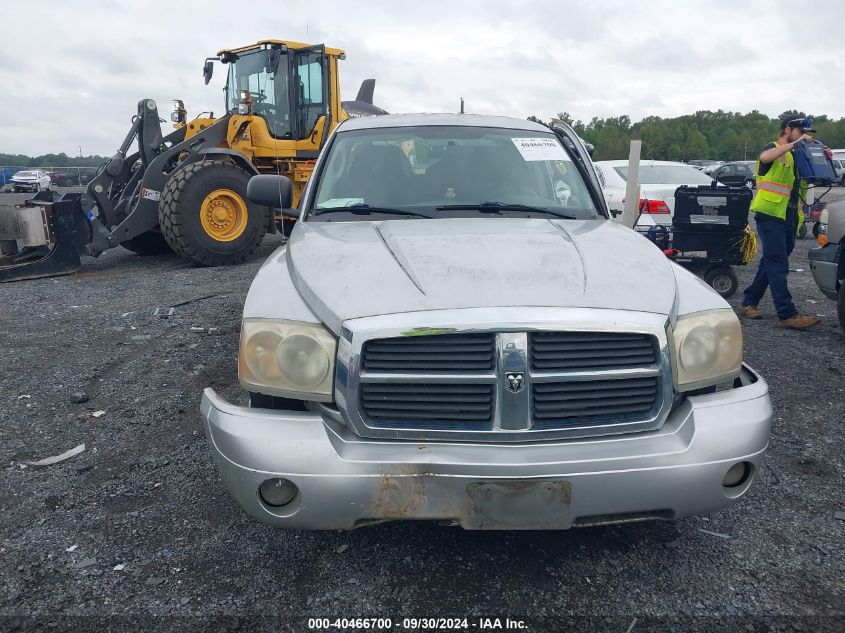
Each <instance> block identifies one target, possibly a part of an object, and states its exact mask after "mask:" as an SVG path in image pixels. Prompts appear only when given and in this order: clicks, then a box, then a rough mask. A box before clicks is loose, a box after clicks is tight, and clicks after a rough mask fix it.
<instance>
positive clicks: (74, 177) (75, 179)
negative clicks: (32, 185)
mask: <svg viewBox="0 0 845 633" xmlns="http://www.w3.org/2000/svg"><path fill="white" fill-rule="evenodd" d="M50 177H51V179H52V181H53V184H54V185H56V186H57V187H75V186H77V185H79V172H78V171H77V170H76V169H73V168H68V169H65V170H62V171H55V172H53V173H51V174H50Z"/></svg>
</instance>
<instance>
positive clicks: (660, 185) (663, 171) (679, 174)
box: [595, 160, 713, 226]
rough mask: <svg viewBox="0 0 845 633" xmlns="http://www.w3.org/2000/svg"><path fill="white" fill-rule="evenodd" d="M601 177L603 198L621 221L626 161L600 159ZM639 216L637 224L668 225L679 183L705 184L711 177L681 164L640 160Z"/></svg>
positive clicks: (625, 182) (710, 181)
mask: <svg viewBox="0 0 845 633" xmlns="http://www.w3.org/2000/svg"><path fill="white" fill-rule="evenodd" d="M595 167H596V171H598V173H599V176H600V178H601V186H602V191H603V193H604V199H605V202H606V203H607V206H608V208H609V209H610V212H611V214H612V215H613V217H614V219H616V220H617V221H619V222H621V221H622V210H623V207H624V205H625V202H624V201H625V190H626V187H627V184H628V161H627V160H602V161H598V162H597V163H595ZM639 182H640V210H641V213H640V217H639V219H638V220H637V225H638V226H652V225H655V224H667V225H668V224H672V211H673V210H674V209H675V190H676V189H677V188H678V187H680V186H681V185H706V184H710V183H712V182H713V179H712V178H710V177H709V176H706V175H704V174H703V173H701V172H700V171H698V170H697V169H695V168H693V167H690V166H689V165H687V164H685V163H674V162H670V161H663V160H645V161H641V162H640V174H639Z"/></svg>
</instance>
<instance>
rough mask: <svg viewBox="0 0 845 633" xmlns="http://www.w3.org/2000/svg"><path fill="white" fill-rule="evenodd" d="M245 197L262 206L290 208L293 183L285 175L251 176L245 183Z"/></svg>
mask: <svg viewBox="0 0 845 633" xmlns="http://www.w3.org/2000/svg"><path fill="white" fill-rule="evenodd" d="M246 197H247V198H249V201H250V202H252V203H255V204H257V205H260V206H262V207H272V208H274V209H290V208H291V204H292V202H293V185H292V184H291V182H290V178H288V177H287V176H276V175H275V174H262V175H260V176H253V177H252V178H250V179H249V182H248V183H247V185H246Z"/></svg>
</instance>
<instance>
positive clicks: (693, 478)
mask: <svg viewBox="0 0 845 633" xmlns="http://www.w3.org/2000/svg"><path fill="white" fill-rule="evenodd" d="M741 379H742V381H743V386H741V387H737V388H734V389H731V390H728V391H723V392H719V393H715V394H711V395H704V396H694V397H689V398H687V399H686V400H685V401H684V402H683V403H682V404H681V405H679V406H678V407H677V408H676V410H675V411H673V412H672V414H671V415H670V416H669V418H668V419H667V420H666V422H665V423H664V425H663V426H662V427H661V428H660V429H658V430H656V431H649V432H641V433H632V434H629V435H615V436H608V437H597V438H590V439H580V440H568V441H556V442H546V443H535V444H509V445H505V444H461V443H446V442H437V443H432V442H409V441H392V440H365V439H361V438H360V437H358V436H355V435H353V434H351V433H350V432H349V431H348V430H347V429H346V428H345V427H344V426H343V425H341V424H338V423H337V422H336V421H334V420H332V419H330V418H328V417H325V418H324V416H321V415H320V414H319V413H310V412H308V413H298V412H289V411H272V410H265V409H251V408H243V407H237V406H234V405H232V404H229V403H228V402H226V401H224V400H222V399H220V398H219V397H218V396H217V395H216V394H215V393H214V391H213V390H211V389H206V390H205V393H204V394H203V399H202V415H203V418H204V420H205V431H206V434H207V436H208V441H209V445H210V446H211V449H212V452H213V454H214V460H215V462H216V463H217V467H218V469H219V470H220V473H221V475H222V477H223V480H224V481H225V483H226V485H227V486H228V488H229V490H230V491H231V493H232V495H233V496H234V497H235V498H236V499H237V501H238V503H240V505H241V506H243V508H244V509H246V511H247V512H249V514H251V515H252V516H253V517H255V518H256V519H258V520H260V521H262V522H264V523H269V524H272V525H276V526H280V527H287V528H300V529H302V528H304V529H352V528H355V527H358V526H360V525H364V524H367V523H372V522H375V521H384V520H396V519H434V520H445V521H455V522H457V523H459V524H460V525H461V526H463V527H464V528H468V529H563V528H569V527H572V526H573V525H576V526H577V525H592V524H600V523H613V522H622V521H633V520H644V519H651V518H667V519H671V518H679V517H683V516H687V515H692V514H700V513H706V512H711V511H715V510H719V509H722V508H725V507H727V506H730V505H732V504H734V503H736V502H737V501H738V500H739V499H740V498H742V497H743V496H744V495H745V493H746V492H747V490H748V488H749V486H750V484H751V480H752V479H753V475H754V474H756V472H757V470H758V468H759V466H760V464H761V462H762V459H763V455H764V453H765V451H766V447H767V446H768V438H769V424H770V420H771V415H772V406H771V401H770V399H769V393H768V386H767V385H766V383H765V382H764V381H763V379H762V378H760V376H759V375H757V374H756V373H755V372H753V370H751V369H750V368H749V367H747V366H745V367H744V368H743V372H742V377H741ZM740 461H746V462H750V463H751V464H752V476H751V477H749V478H748V480H747V481H746V482H745V483H743V484H742V485H740V486H737V487H734V488H725V487H723V486H722V478H723V477H724V475H725V473H726V471H727V470H728V469H729V468H730V467H731V466H732V465H734V464H735V463H737V462H740ZM269 477H283V478H285V479H289V480H290V481H292V482H293V483H294V484H296V486H297V487H298V488H299V494H298V495H297V497H296V498H295V499H294V500H293V501H292V502H291V503H290V504H288V505H287V506H285V507H283V508H272V507H270V506H268V505H266V504H264V503H263V501H262V500H261V498H260V496H259V493H258V488H259V486H260V484H261V482H262V481H264V480H265V479H267V478H269Z"/></svg>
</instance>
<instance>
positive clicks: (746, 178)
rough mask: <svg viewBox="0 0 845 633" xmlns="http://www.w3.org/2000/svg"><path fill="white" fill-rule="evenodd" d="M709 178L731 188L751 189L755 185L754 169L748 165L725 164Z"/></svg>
mask: <svg viewBox="0 0 845 633" xmlns="http://www.w3.org/2000/svg"><path fill="white" fill-rule="evenodd" d="M710 176H711V177H712V178H713V179H714V180H716V181H718V182H720V183H722V184H723V185H730V186H732V187H748V188H749V189H753V188H754V185H755V184H756V183H757V177H756V176H755V175H754V169H753V168H752V167H751V166H750V165H749V164H748V163H725V164H724V165H721V166H720V167H718V168H717V169H714V170H713V172H712V173H711V174H710Z"/></svg>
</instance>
